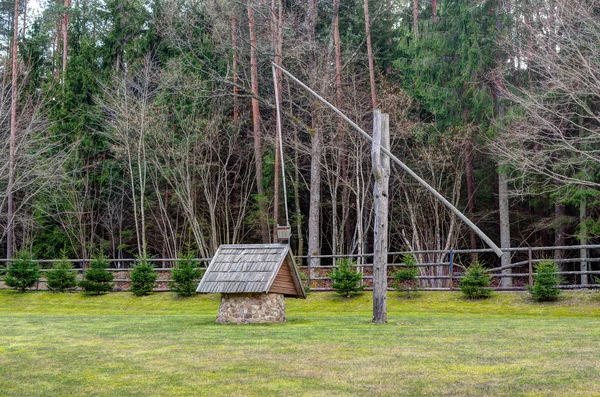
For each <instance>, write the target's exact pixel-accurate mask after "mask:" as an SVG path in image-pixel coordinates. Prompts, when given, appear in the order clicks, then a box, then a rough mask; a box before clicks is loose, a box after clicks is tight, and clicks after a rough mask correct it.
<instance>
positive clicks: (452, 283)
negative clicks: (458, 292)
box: [450, 250, 454, 291]
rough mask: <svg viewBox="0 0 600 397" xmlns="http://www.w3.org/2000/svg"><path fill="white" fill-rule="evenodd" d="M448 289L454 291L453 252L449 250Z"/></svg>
mask: <svg viewBox="0 0 600 397" xmlns="http://www.w3.org/2000/svg"><path fill="white" fill-rule="evenodd" d="M450 291H454V252H453V251H452V250H450Z"/></svg>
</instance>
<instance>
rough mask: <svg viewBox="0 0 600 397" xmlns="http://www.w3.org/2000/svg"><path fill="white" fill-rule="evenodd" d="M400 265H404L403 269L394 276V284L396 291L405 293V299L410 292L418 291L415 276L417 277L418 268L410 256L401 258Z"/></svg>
mask: <svg viewBox="0 0 600 397" xmlns="http://www.w3.org/2000/svg"><path fill="white" fill-rule="evenodd" d="M402 263H404V267H402V268H400V269H399V270H398V271H397V272H396V273H395V274H394V284H395V288H396V290H398V291H406V297H407V298H410V291H416V290H417V289H418V285H419V280H418V279H417V276H418V275H419V268H418V267H417V261H416V260H415V257H414V256H412V255H410V254H406V255H404V256H403V257H402Z"/></svg>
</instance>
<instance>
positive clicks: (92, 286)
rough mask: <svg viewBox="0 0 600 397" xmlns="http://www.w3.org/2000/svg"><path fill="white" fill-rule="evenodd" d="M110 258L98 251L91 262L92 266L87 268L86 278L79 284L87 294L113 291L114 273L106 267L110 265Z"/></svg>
mask: <svg viewBox="0 0 600 397" xmlns="http://www.w3.org/2000/svg"><path fill="white" fill-rule="evenodd" d="M109 264H110V263H109V262H108V258H107V257H106V256H105V255H104V254H103V253H98V254H97V255H96V256H95V257H94V258H92V261H91V262H90V268H89V269H87V270H86V272H85V275H84V279H83V280H82V281H80V282H79V286H80V287H81V288H83V290H84V291H85V292H86V293H87V294H95V295H100V294H102V293H105V292H109V291H112V288H113V285H112V281H113V278H114V277H113V275H112V273H110V272H109V271H107V270H106V268H107V267H108V266H109Z"/></svg>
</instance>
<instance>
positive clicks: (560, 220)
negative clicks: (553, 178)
mask: <svg viewBox="0 0 600 397" xmlns="http://www.w3.org/2000/svg"><path fill="white" fill-rule="evenodd" d="M565 210H566V208H565V205H564V204H563V203H561V202H558V201H557V202H555V203H554V246H555V247H562V246H564V245H565V216H566V211H565ZM564 252H565V251H563V250H561V249H557V250H554V260H555V261H556V264H557V265H558V267H559V268H561V269H562V268H563V263H562V261H561V260H562V259H564Z"/></svg>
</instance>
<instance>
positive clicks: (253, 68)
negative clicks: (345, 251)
mask: <svg viewBox="0 0 600 397" xmlns="http://www.w3.org/2000/svg"><path fill="white" fill-rule="evenodd" d="M248 29H249V31H250V80H251V84H252V124H253V126H254V130H253V132H254V163H255V167H256V169H255V172H256V190H257V192H258V196H259V197H258V208H259V213H260V214H259V215H260V220H259V222H260V234H261V238H262V241H263V243H268V242H269V225H268V222H267V205H266V202H265V191H264V188H263V170H262V145H261V136H260V109H259V107H258V61H257V58H256V34H255V30H254V9H253V8H252V6H251V5H250V4H249V5H248Z"/></svg>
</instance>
